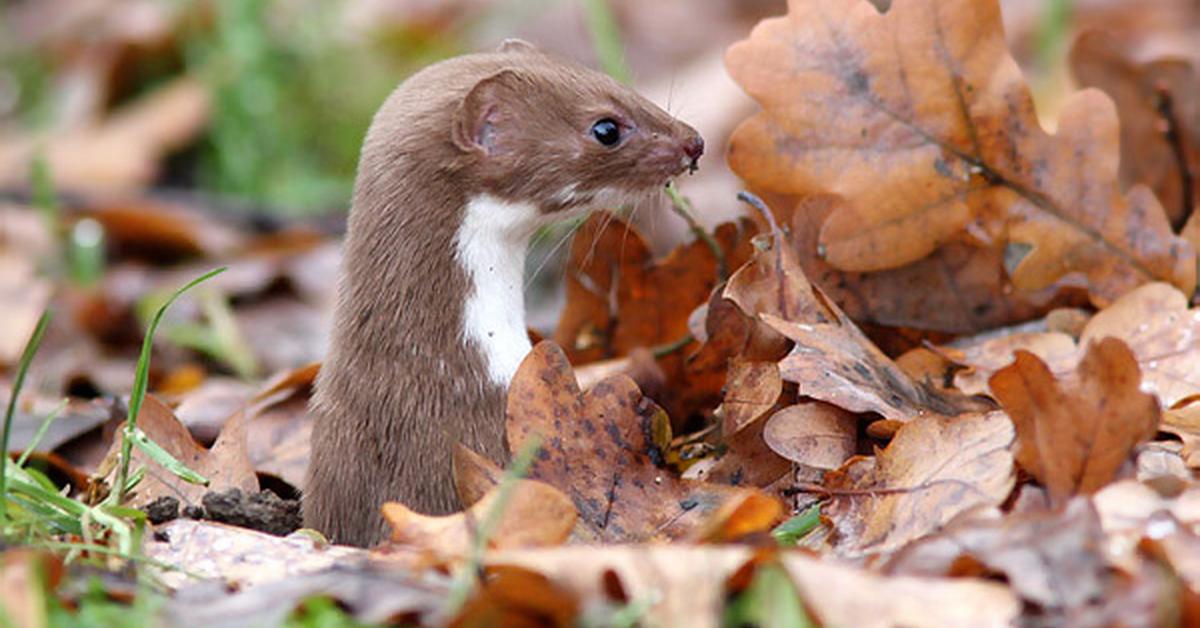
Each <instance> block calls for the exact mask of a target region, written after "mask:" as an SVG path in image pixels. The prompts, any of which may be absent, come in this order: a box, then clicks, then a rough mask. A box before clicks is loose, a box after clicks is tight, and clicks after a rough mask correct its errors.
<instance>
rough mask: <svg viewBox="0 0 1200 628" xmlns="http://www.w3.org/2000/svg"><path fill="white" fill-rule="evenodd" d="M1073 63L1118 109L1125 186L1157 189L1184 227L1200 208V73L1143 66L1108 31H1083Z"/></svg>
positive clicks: (1181, 65)
mask: <svg viewBox="0 0 1200 628" xmlns="http://www.w3.org/2000/svg"><path fill="white" fill-rule="evenodd" d="M1070 60H1071V71H1072V73H1073V74H1074V75H1075V79H1076V81H1078V82H1079V84H1080V85H1083V86H1084V87H1097V88H1099V89H1102V90H1104V92H1105V93H1107V94H1108V95H1109V96H1110V97H1112V99H1113V101H1114V102H1115V103H1116V105H1117V113H1118V114H1119V116H1120V118H1121V170H1120V174H1121V185H1122V186H1123V187H1129V186H1132V185H1135V184H1139V183H1140V184H1143V185H1146V186H1147V187H1149V188H1150V189H1152V190H1153V191H1154V194H1155V196H1157V197H1158V200H1159V201H1160V202H1162V206H1163V209H1165V210H1166V212H1167V216H1168V217H1169V218H1170V220H1171V224H1172V225H1174V226H1175V227H1176V229H1177V230H1178V228H1179V227H1180V226H1182V225H1183V223H1184V222H1185V221H1186V220H1187V219H1188V218H1189V217H1190V216H1191V215H1192V213H1193V211H1195V209H1196V208H1197V207H1200V186H1198V185H1197V180H1196V179H1197V176H1198V175H1200V75H1197V74H1196V71H1195V69H1194V68H1193V67H1192V64H1191V63H1189V62H1188V61H1187V60H1186V59H1181V58H1170V57H1168V58H1158V59H1153V60H1150V61H1148V62H1146V63H1139V62H1138V61H1137V60H1135V59H1134V58H1133V56H1132V55H1131V54H1130V51H1129V50H1128V49H1127V48H1126V46H1124V45H1123V44H1122V42H1121V41H1120V40H1118V39H1117V38H1116V37H1114V36H1113V35H1112V34H1111V33H1108V32H1106V31H1100V30H1089V31H1085V32H1083V33H1080V35H1079V36H1078V37H1076V38H1075V43H1074V44H1072V46H1071V55H1070ZM1185 195H1187V196H1189V197H1190V198H1184V196H1185ZM1195 244H1196V242H1194V241H1193V245H1195Z"/></svg>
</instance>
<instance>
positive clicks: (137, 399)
mask: <svg viewBox="0 0 1200 628" xmlns="http://www.w3.org/2000/svg"><path fill="white" fill-rule="evenodd" d="M223 272H225V268H224V267H222V268H217V269H214V270H211V271H209V272H207V273H204V274H203V275H201V276H199V277H197V278H195V279H193V280H191V281H190V282H188V283H187V285H185V286H183V287H182V288H180V289H178V290H176V291H175V292H174V294H172V295H171V297H170V298H169V299H167V302H166V303H163V304H162V307H160V308H158V311H157V312H155V313H154V318H152V319H151V320H150V326H149V328H148V329H147V330H146V337H145V339H144V340H143V341H142V352H141V355H139V356H138V361H137V370H136V372H135V374H134V378H133V389H132V390H131V391H130V393H129V414H128V415H126V418H125V436H126V438H125V439H124V441H123V442H122V444H121V459H120V462H119V463H118V467H117V478H116V482H115V486H114V487H113V488H114V495H115V496H116V503H118V504H120V503H121V502H123V501H124V500H125V488H126V478H128V477H129V459H130V457H131V456H132V455H133V439H131V438H129V436H130V435H132V434H133V432H134V429H136V427H137V415H138V412H140V411H141V409H142V402H143V401H145V399H146V385H147V381H148V380H149V376H150V375H149V374H150V349H151V348H152V347H153V346H154V332H155V331H156V330H157V329H158V324H159V323H160V322H162V318H163V316H164V315H165V314H166V313H167V308H169V307H171V304H172V303H174V302H175V300H176V299H178V298H179V297H181V296H183V293H185V292H187V291H188V290H191V289H192V288H194V287H196V286H197V285H199V284H201V283H203V282H205V281H207V280H209V279H211V278H213V277H215V276H217V275H219V274H221V273H223Z"/></svg>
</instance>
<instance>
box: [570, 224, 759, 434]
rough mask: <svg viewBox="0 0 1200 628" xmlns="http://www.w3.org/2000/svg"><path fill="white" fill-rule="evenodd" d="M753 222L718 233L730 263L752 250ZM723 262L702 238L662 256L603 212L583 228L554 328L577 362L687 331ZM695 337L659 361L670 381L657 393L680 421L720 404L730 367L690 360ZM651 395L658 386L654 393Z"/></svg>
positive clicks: (672, 339)
mask: <svg viewBox="0 0 1200 628" xmlns="http://www.w3.org/2000/svg"><path fill="white" fill-rule="evenodd" d="M750 235H751V231H750V223H748V222H742V223H725V224H722V225H720V226H718V227H717V228H716V230H715V231H713V234H712V236H713V239H714V240H715V241H716V242H717V244H718V246H719V247H720V248H721V250H722V251H723V253H724V256H725V260H724V262H725V264H726V267H727V268H736V267H738V266H739V265H741V264H742V263H743V262H744V261H745V260H746V258H747V257H748V256H749V254H750V246H749V239H750ZM717 266H718V262H717V259H716V257H715V256H714V255H713V252H712V250H711V249H710V248H709V247H708V246H707V245H706V244H705V243H704V242H703V241H700V240H696V241H693V242H691V243H688V244H684V245H681V246H679V247H678V248H676V249H675V250H673V251H671V252H670V253H669V254H668V255H667V256H666V257H664V258H661V259H657V260H656V259H655V258H654V255H653V253H652V252H651V251H650V248H649V246H647V244H646V243H645V241H644V240H643V239H642V237H641V236H640V235H639V234H638V233H637V231H636V230H634V229H633V227H632V226H630V225H627V224H626V223H624V222H623V221H621V220H620V219H618V218H616V217H614V216H613V215H611V214H605V213H597V214H595V215H594V216H593V217H592V218H591V219H590V220H589V221H588V222H586V223H584V225H583V226H582V227H581V228H580V229H579V231H578V233H576V235H575V241H574V244H573V245H572V248H571V257H570V259H569V260H568V262H567V271H566V282H565V283H566V306H565V307H564V309H563V313H562V316H561V317H560V319H559V323H558V327H557V329H556V330H555V333H554V340H555V341H556V342H558V343H559V345H560V346H562V347H563V348H564V350H565V351H566V352H567V355H568V356H570V359H571V362H572V363H573V364H577V365H578V364H585V363H588V362H593V361H596V360H600V359H603V358H608V357H614V356H620V355H627V354H629V353H630V352H631V351H633V350H634V349H636V348H638V347H657V346H661V345H668V344H672V343H675V342H677V341H679V340H680V339H683V338H685V337H686V336H687V334H688V332H689V330H688V318H689V316H690V315H691V313H692V311H693V310H694V309H696V307H697V306H700V305H702V304H704V303H705V302H706V301H707V300H708V298H709V295H710V294H711V292H712V290H713V288H714V287H715V286H716V284H717V282H718V272H717V271H718V268H717ZM695 346H696V343H694V342H689V343H687V345H685V346H684V347H681V348H679V349H678V350H676V351H671V352H669V353H667V354H666V355H664V356H662V357H660V358H658V360H657V361H658V364H659V366H661V367H662V371H663V373H664V374H665V375H666V379H667V386H666V387H665V389H664V390H663V391H662V393H664V394H660V395H658V396H656V397H655V399H656V400H657V401H659V402H660V403H662V404H663V405H664V406H665V407H666V408H667V409H668V410H669V411H670V413H671V416H673V417H676V418H678V419H680V420H683V419H685V418H687V416H688V415H690V414H692V413H694V412H695V411H697V410H700V409H706V408H710V407H712V405H714V404H716V403H717V401H718V400H719V398H720V390H721V385H722V384H723V383H724V382H725V368H724V365H723V364H718V365H713V364H705V363H700V362H694V361H689V360H687V359H686V356H687V355H688V354H689V353H690V352H691V351H692V350H693V349H694V348H695ZM646 392H650V391H646Z"/></svg>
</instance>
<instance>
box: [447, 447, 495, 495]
mask: <svg viewBox="0 0 1200 628" xmlns="http://www.w3.org/2000/svg"><path fill="white" fill-rule="evenodd" d="M453 469H454V490H455V492H457V493H458V500H459V501H460V502H461V503H463V504H472V505H474V504H475V502H477V501H479V500H481V499H483V498H484V496H486V495H487V494H488V493H489V492H491V490H492V489H494V488H496V487H497V486H499V485H500V480H502V479H503V478H504V469H501V468H500V465H497V464H496V463H495V462H492V461H491V460H489V459H488V458H486V457H484V456H481V455H479V454H477V453H475V452H474V451H471V449H470V448H468V447H466V446H464V445H463V444H462V443H459V444H457V445H455V446H454V454H453Z"/></svg>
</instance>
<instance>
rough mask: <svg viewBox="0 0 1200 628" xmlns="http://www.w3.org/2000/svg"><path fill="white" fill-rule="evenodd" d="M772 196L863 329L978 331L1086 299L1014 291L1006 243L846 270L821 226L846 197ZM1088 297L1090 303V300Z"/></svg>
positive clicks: (808, 259)
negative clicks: (832, 256) (828, 254)
mask: <svg viewBox="0 0 1200 628" xmlns="http://www.w3.org/2000/svg"><path fill="white" fill-rule="evenodd" d="M764 194H765V193H764ZM765 196H767V197H768V198H771V199H772V203H771V207H772V208H773V209H775V210H776V211H777V212H778V213H779V214H780V215H781V216H786V215H787V214H788V213H790V214H791V227H792V228H791V233H790V234H789V236H790V242H791V246H792V247H793V248H794V249H795V251H796V254H797V256H798V258H799V260H800V265H801V267H803V269H804V273H805V274H806V275H807V276H808V277H809V279H811V280H812V282H813V283H814V284H816V285H817V286H820V288H821V289H822V290H823V291H825V293H826V294H828V295H829V297H830V298H831V299H833V301H834V302H836V303H837V304H838V305H839V306H841V308H842V309H843V310H845V312H846V314H847V315H848V316H849V317H850V318H852V319H854V320H855V321H857V322H859V323H860V324H861V323H873V324H877V325H884V326H887V327H899V328H910V329H918V330H928V331H936V332H946V333H953V334H964V333H975V332H980V331H983V330H986V329H992V328H994V327H997V326H1000V325H1008V324H1012V323H1017V322H1020V321H1024V320H1028V319H1030V318H1034V317H1036V316H1038V315H1039V314H1041V313H1042V312H1044V311H1045V310H1047V309H1049V308H1050V307H1053V306H1055V305H1059V304H1071V303H1074V302H1076V301H1078V300H1079V299H1078V298H1077V297H1076V296H1075V295H1071V294H1062V295H1059V294H1058V291H1057V290H1056V289H1047V290H1043V291H1038V292H1029V291H1018V290H1014V289H1013V287H1012V282H1011V281H1009V277H1008V273H1007V272H1005V268H1004V253H1005V252H1004V246H1003V243H1002V242H985V243H977V242H960V241H957V240H955V241H950V242H947V243H945V244H943V245H942V246H941V247H939V248H938V249H937V250H936V251H934V252H933V253H931V254H930V255H928V256H926V257H924V258H922V259H920V260H918V261H915V262H913V263H911V264H907V265H905V266H901V267H899V268H891V269H888V270H879V271H874V272H869V273H859V272H847V271H843V270H840V269H839V268H837V267H835V266H834V265H832V264H830V263H829V262H828V261H827V260H825V259H824V258H823V257H822V255H821V251H822V250H823V249H822V248H821V242H820V239H821V225H822V224H824V223H825V220H826V219H827V218H828V217H829V216H830V214H832V213H833V212H834V210H835V209H837V208H838V207H839V206H840V205H841V204H842V203H843V201H841V199H839V198H837V197H830V196H825V195H805V196H801V197H799V198H794V197H787V196H780V195H772V194H765ZM1082 300H1083V301H1084V302H1086V296H1084V298H1083V299H1082Z"/></svg>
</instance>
